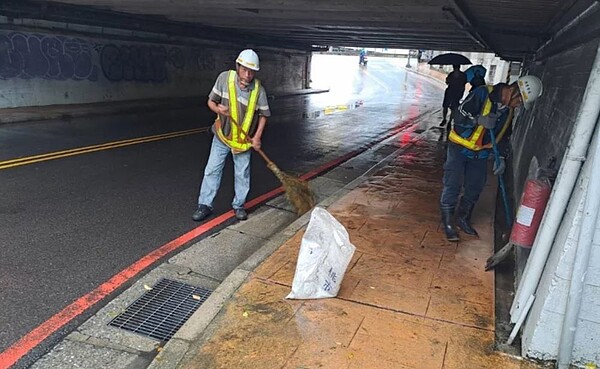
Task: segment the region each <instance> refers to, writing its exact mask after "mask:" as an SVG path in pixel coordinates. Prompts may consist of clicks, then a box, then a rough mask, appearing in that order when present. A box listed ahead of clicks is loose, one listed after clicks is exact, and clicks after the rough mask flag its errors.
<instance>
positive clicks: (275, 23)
mask: <svg viewBox="0 0 600 369" xmlns="http://www.w3.org/2000/svg"><path fill="white" fill-rule="evenodd" d="M3 3H4V5H0V14H3V13H4V14H6V15H9V16H19V17H34V18H41V19H48V20H59V21H68V22H79V23H85V24H95V25H106V26H120V27H124V28H134V29H138V30H149V31H156V30H163V31H166V32H168V33H172V34H178V35H182V34H183V35H188V36H192V37H202V38H204V37H211V38H214V39H233V40H237V41H240V42H243V43H248V44H257V45H272V46H287V47H292V48H301V49H308V48H311V46H312V45H318V46H357V47H379V48H403V49H408V48H410V49H417V48H419V49H430V50H455V51H491V52H495V53H496V54H498V55H500V56H501V57H503V58H505V59H508V60H519V59H521V58H523V57H524V56H526V55H528V54H531V53H533V52H535V50H537V49H538V48H539V47H540V46H541V45H543V44H544V43H545V42H546V41H547V40H549V39H550V38H551V37H552V35H553V34H555V33H556V32H557V31H558V30H559V29H561V28H562V27H564V26H565V25H567V24H568V23H569V22H570V21H571V20H573V19H574V18H576V17H577V16H578V15H579V14H580V13H581V12H582V11H583V10H584V9H586V8H588V7H589V6H590V4H592V3H595V1H592V0H345V1H340V0H329V1H328V0H61V2H55V1H40V0H31V1H28V0H3ZM596 3H597V2H596Z"/></svg>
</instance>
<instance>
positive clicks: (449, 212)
mask: <svg viewBox="0 0 600 369" xmlns="http://www.w3.org/2000/svg"><path fill="white" fill-rule="evenodd" d="M441 210H442V223H443V225H444V233H446V238H447V239H448V241H452V242H453V241H458V239H459V238H458V233H457V232H456V230H455V229H454V209H441Z"/></svg>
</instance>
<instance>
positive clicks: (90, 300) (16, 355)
mask: <svg viewBox="0 0 600 369" xmlns="http://www.w3.org/2000/svg"><path fill="white" fill-rule="evenodd" d="M424 114H425V113H423V114H420V115H419V114H415V115H414V116H412V117H409V118H408V119H406V120H404V121H402V122H400V123H399V124H398V125H397V126H396V127H395V128H392V129H390V130H389V131H388V132H386V133H384V134H383V135H382V136H380V137H378V138H377V139H375V140H373V141H372V142H369V143H367V144H365V145H364V146H362V147H360V148H358V149H356V150H354V151H352V152H349V153H348V154H346V155H343V156H341V157H339V158H337V159H334V160H332V161H330V162H328V163H325V164H323V165H322V166H320V167H318V168H316V169H314V170H312V171H310V172H308V173H306V174H304V175H302V176H301V177H300V178H302V179H304V180H308V179H311V178H314V177H316V176H318V175H320V174H322V173H324V172H327V171H328V170H330V169H331V168H333V167H335V166H338V165H340V164H342V163H343V162H345V161H347V160H349V159H351V158H353V157H355V156H357V155H359V154H361V153H363V152H364V151H366V150H368V149H369V148H371V147H373V146H375V145H376V144H378V143H380V142H382V141H384V140H386V139H388V138H390V137H393V136H394V135H396V134H398V133H400V132H402V131H404V130H405V129H407V128H409V127H411V124H410V123H413V122H414V121H416V120H417V119H419V117H421V116H423V115H424ZM190 131H191V130H190ZM183 132H186V131H183ZM179 133H180V135H183V134H181V132H179ZM185 134H190V133H189V132H188V133H185ZM149 137H153V136H149ZM75 155H76V154H75ZM283 192H284V191H283V187H278V188H276V189H274V190H272V191H269V192H267V193H265V194H263V195H260V196H259V197H256V198H254V199H252V200H250V201H248V202H247V203H246V207H247V208H253V207H255V206H257V205H259V204H262V203H264V202H266V201H268V200H270V199H272V198H275V197H276V196H279V195H280V194H282V193H283ZM234 217H235V215H234V212H233V210H230V211H228V212H226V213H224V214H221V215H219V216H217V217H216V218H214V219H212V220H210V221H207V222H206V223H204V224H202V225H200V226H199V227H196V228H194V229H192V230H191V231H189V232H187V233H185V234H183V235H182V236H180V237H178V238H176V239H174V240H172V241H170V242H169V243H167V244H165V245H163V246H160V247H159V248H157V249H156V250H154V251H152V252H150V253H149V254H147V255H145V256H143V257H142V258H141V259H139V260H138V261H136V262H135V263H133V264H131V265H130V266H129V267H127V268H125V269H123V270H122V271H120V272H119V273H117V274H115V275H114V276H113V277H111V278H110V279H109V280H108V281H106V282H104V283H102V284H101V285H100V286H98V287H96V288H95V289H93V290H92V291H90V292H88V293H87V294H85V295H83V296H82V297H80V298H78V299H77V300H75V301H74V302H72V303H71V304H70V305H68V306H67V307H65V308H64V309H62V310H61V311H60V312H58V313H56V314H55V315H54V316H52V317H51V318H50V319H48V320H47V321H46V322H45V323H42V324H41V325H39V326H37V327H36V328H34V329H33V330H32V331H30V332H29V333H27V334H26V335H25V336H23V337H21V338H20V339H19V340H18V341H17V342H15V343H13V344H12V345H11V346H10V347H8V348H7V349H6V350H5V351H3V352H0V369H8V368H10V367H11V366H12V365H14V364H15V363H17V362H18V361H19V360H21V359H22V358H23V357H24V356H25V355H27V354H28V353H29V352H30V351H31V350H33V349H34V348H35V347H36V346H38V345H39V344H41V343H42V342H43V341H44V340H45V339H47V338H48V337H50V336H51V335H52V334H54V333H56V332H57V331H58V330H59V329H61V328H62V327H64V326H65V325H66V324H68V323H69V322H70V321H72V320H73V319H75V318H76V317H77V316H79V315H80V314H82V313H84V312H85V311H86V310H88V309H90V308H92V307H93V306H94V305H95V304H96V303H98V302H99V301H101V300H102V299H104V298H105V297H107V296H108V295H110V294H111V293H113V292H114V291H116V290H117V289H118V288H120V287H122V286H123V285H124V284H125V283H127V282H128V281H129V280H130V279H131V278H133V277H135V276H136V275H138V274H139V273H140V272H142V271H144V270H145V269H146V268H148V267H150V266H152V265H153V264H154V263H156V262H158V261H159V260H160V259H162V258H163V257H165V256H166V255H168V254H169V253H171V252H173V251H175V250H177V249H178V248H180V247H182V246H183V245H185V244H187V243H188V242H190V241H192V240H194V239H196V238H197V237H200V236H202V235H203V234H205V233H207V232H209V231H211V230H212V229H214V228H215V227H218V226H220V225H222V224H223V223H225V222H226V221H228V220H230V219H232V218H234Z"/></svg>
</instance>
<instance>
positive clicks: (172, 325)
mask: <svg viewBox="0 0 600 369" xmlns="http://www.w3.org/2000/svg"><path fill="white" fill-rule="evenodd" d="M212 292H213V291H212V290H208V289H206V288H201V287H195V286H190V285H189V284H185V283H181V282H177V281H173V280H169V279H164V278H163V279H161V280H160V281H158V283H157V284H156V285H155V286H154V287H152V289H151V290H149V291H147V292H146V293H144V294H143V295H142V296H141V297H140V298H139V299H137V300H136V301H134V302H133V303H132V304H131V305H129V306H128V307H127V309H126V310H125V312H123V313H121V314H120V315H119V316H117V317H116V318H114V319H113V320H111V321H110V322H109V323H108V325H111V326H113V327H118V328H121V329H125V330H127V331H131V332H135V333H137V334H141V335H144V336H148V337H152V338H155V339H158V340H161V341H167V340H169V339H170V338H171V337H173V335H174V334H175V332H177V330H178V329H179V328H181V326H183V324H184V323H185V322H186V321H187V320H188V319H189V317H190V316H192V314H193V313H194V312H195V311H196V310H197V309H198V307H200V305H202V303H204V301H206V299H207V298H208V296H210V294H211V293H212Z"/></svg>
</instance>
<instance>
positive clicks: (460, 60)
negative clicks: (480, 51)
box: [427, 53, 472, 65]
mask: <svg viewBox="0 0 600 369" xmlns="http://www.w3.org/2000/svg"><path fill="white" fill-rule="evenodd" d="M427 64H437V65H455V64H458V65H462V64H472V63H471V61H470V60H469V59H467V57H466V56H464V55H460V54H455V53H446V54H440V55H438V56H436V57H435V58H433V59H431V60H430V61H429V63H427Z"/></svg>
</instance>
